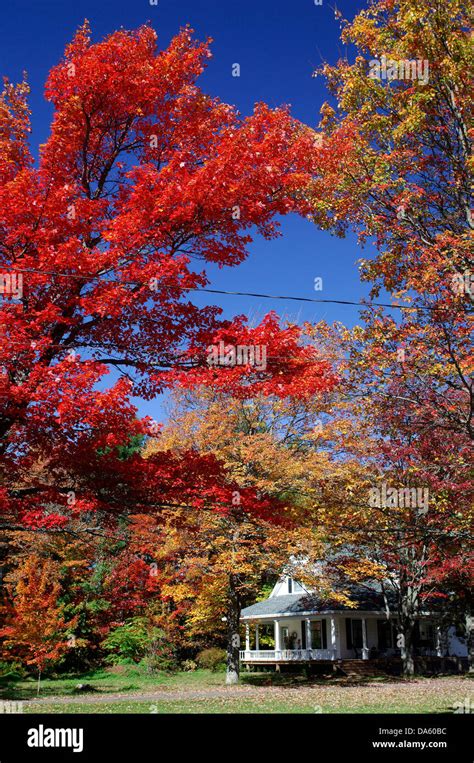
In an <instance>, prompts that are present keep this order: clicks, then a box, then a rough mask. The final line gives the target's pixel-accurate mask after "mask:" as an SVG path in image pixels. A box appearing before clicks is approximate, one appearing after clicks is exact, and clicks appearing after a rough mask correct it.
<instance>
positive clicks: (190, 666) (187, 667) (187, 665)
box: [181, 660, 197, 673]
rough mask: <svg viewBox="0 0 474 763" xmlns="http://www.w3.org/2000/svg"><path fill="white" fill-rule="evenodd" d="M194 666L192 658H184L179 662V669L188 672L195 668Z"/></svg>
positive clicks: (195, 665)
mask: <svg viewBox="0 0 474 763" xmlns="http://www.w3.org/2000/svg"><path fill="white" fill-rule="evenodd" d="M196 668H197V664H196V662H195V661H194V660H184V662H182V663H181V669H182V670H186V671H187V672H188V673H191V672H192V671H194V670H196Z"/></svg>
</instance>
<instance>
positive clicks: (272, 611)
mask: <svg viewBox="0 0 474 763" xmlns="http://www.w3.org/2000/svg"><path fill="white" fill-rule="evenodd" d="M350 598H351V599H352V601H353V602H354V603H355V605H356V606H355V608H351V607H348V606H347V605H345V604H341V602H339V601H335V600H334V599H322V598H321V597H319V596H316V595H315V594H312V593H303V594H300V595H297V594H287V595H285V596H272V597H271V598H269V599H265V600H264V601H259V602H257V603H256V604H252V605H251V606H250V607H245V609H243V610H242V614H241V617H243V618H249V617H250V618H252V617H270V616H271V615H292V614H294V615H300V614H302V613H313V612H314V613H315V614H316V613H318V612H335V611H336V612H337V611H341V612H344V611H348V612H357V610H362V611H363V612H383V611H385V602H384V598H383V596H382V594H381V593H380V592H379V591H371V590H368V589H367V588H361V587H357V588H356V587H354V588H353V589H352V590H351V591H350ZM393 603H394V602H390V604H391V605H393Z"/></svg>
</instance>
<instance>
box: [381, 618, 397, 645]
mask: <svg viewBox="0 0 474 763" xmlns="http://www.w3.org/2000/svg"><path fill="white" fill-rule="evenodd" d="M394 635H395V634H394V632H393V623H392V621H391V620H377V644H378V648H379V649H381V650H384V649H393V647H394V646H395V640H396V639H394Z"/></svg>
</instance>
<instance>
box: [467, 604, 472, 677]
mask: <svg viewBox="0 0 474 763" xmlns="http://www.w3.org/2000/svg"><path fill="white" fill-rule="evenodd" d="M466 646H467V666H468V670H469V673H474V615H473V614H472V610H471V608H470V607H469V609H468V610H467V612H466Z"/></svg>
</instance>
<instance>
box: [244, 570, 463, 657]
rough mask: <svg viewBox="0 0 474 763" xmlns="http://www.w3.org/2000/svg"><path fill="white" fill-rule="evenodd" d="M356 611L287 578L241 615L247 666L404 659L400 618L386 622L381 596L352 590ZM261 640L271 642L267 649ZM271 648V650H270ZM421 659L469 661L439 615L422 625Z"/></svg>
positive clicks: (420, 621)
mask: <svg viewBox="0 0 474 763" xmlns="http://www.w3.org/2000/svg"><path fill="white" fill-rule="evenodd" d="M350 593H351V599H352V600H353V601H354V602H356V603H357V608H356V609H351V608H349V607H346V606H344V605H341V604H340V603H337V602H335V601H332V602H331V601H330V600H326V601H323V600H322V599H321V598H318V596H316V595H315V594H314V593H312V592H311V591H307V590H306V589H305V588H304V587H303V586H302V585H300V583H298V582H297V581H296V580H294V579H293V578H291V577H283V578H282V579H281V580H279V581H278V583H277V584H276V585H275V587H274V588H273V590H272V592H271V594H270V597H269V598H268V599H265V601H260V602H258V603H257V604H253V605H252V606H250V607H246V608H245V609H243V610H242V614H241V620H242V622H243V623H245V631H246V639H245V649H243V650H242V651H241V652H240V659H241V662H242V663H244V664H265V663H266V664H269V663H270V664H280V663H283V664H285V663H293V662H316V661H331V662H333V661H341V660H369V659H375V658H389V657H395V658H396V657H399V656H400V649H399V646H398V631H397V627H396V619H397V618H396V616H395V615H389V616H387V611H386V608H385V606H384V599H383V596H382V593H381V592H380V591H377V590H376V589H369V588H367V587H361V586H359V587H354V588H353V589H351V592H350ZM262 640H264V641H265V642H267V643H266V644H264V645H262V643H261V642H262ZM268 642H271V647H269V646H268ZM415 646H416V654H417V656H423V657H436V656H437V657H447V656H457V657H467V647H466V645H464V644H463V643H462V641H461V640H459V639H458V638H456V636H455V633H454V628H450V629H449V631H448V632H447V633H446V632H442V631H441V629H440V628H439V626H438V625H437V621H436V615H435V614H434V613H429V612H426V613H425V614H421V615H420V616H419V618H418V621H417V627H416V632H415Z"/></svg>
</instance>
